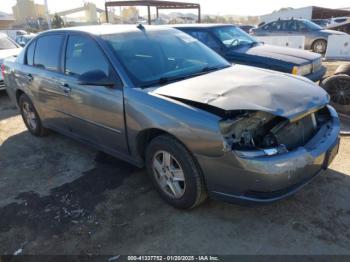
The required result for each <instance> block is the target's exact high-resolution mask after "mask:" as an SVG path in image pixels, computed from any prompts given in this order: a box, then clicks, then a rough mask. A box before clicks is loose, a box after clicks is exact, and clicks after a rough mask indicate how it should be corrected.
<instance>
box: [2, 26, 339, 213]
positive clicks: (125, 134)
mask: <svg viewBox="0 0 350 262" xmlns="http://www.w3.org/2000/svg"><path fill="white" fill-rule="evenodd" d="M2 72H3V74H4V79H5V84H6V88H7V91H8V93H9V95H10V97H11V99H12V100H13V101H14V102H15V103H16V104H17V105H18V107H19V109H20V111H21V113H22V117H23V120H24V123H25V124H26V126H27V128H28V130H29V132H30V133H32V134H33V135H35V136H44V135H46V134H47V133H48V130H49V129H52V130H55V131H58V132H60V133H62V134H64V135H67V136H69V137H72V138H74V139H76V140H79V141H81V142H84V143H87V144H89V145H92V146H94V147H95V148H97V149H99V150H101V151H103V152H106V153H108V154H111V155H113V156H115V157H118V158H121V159H123V160H125V161H127V162H129V163H131V164H134V165H136V166H138V167H144V166H145V167H146V169H147V172H148V174H149V175H150V178H151V179H152V181H153V183H154V185H155V187H156V189H157V190H158V192H159V194H160V196H161V197H162V198H163V199H164V200H165V201H167V202H168V203H169V204H171V205H173V206H175V207H178V208H193V207H195V206H197V205H198V204H200V203H201V202H202V201H204V200H205V199H206V198H207V196H210V197H213V198H218V199H223V200H226V201H231V202H237V201H238V202H241V201H244V202H248V203H268V202H272V201H275V200H279V199H282V198H285V197H287V196H289V195H291V194H293V193H294V192H296V191H297V190H298V189H300V188H301V187H303V186H304V185H306V184H307V183H308V182H309V181H311V180H312V179H313V178H314V177H315V176H317V174H319V173H320V171H321V170H323V169H326V168H327V167H328V166H329V164H330V163H331V162H332V160H333V159H334V157H335V155H336V154H337V152H338V145H339V138H338V134H339V120H338V116H337V113H336V112H335V110H334V109H333V108H332V107H331V106H329V104H328V103H329V98H328V95H327V94H326V93H325V92H324V91H323V90H322V89H321V88H319V87H318V86H317V85H316V84H314V83H313V82H311V81H309V80H307V79H305V78H301V77H295V76H292V75H290V74H283V73H278V72H274V71H269V70H265V69H258V68H253V67H248V66H242V65H230V64H229V63H228V62H226V60H224V59H223V58H221V57H220V56H219V55H217V54H216V53H215V52H214V51H212V50H211V49H209V48H207V47H206V46H205V45H203V44H202V43H200V42H199V41H197V40H196V39H194V38H192V37H190V36H189V35H187V34H185V33H183V32H181V31H178V30H176V29H171V28H163V27H152V26H145V27H144V26H142V25H139V26H124V25H122V26H115V25H104V26H92V27H78V28H70V29H59V30H53V31H48V32H45V33H42V34H40V35H38V36H37V37H35V38H34V39H33V40H32V41H31V42H30V43H29V44H28V45H27V46H26V47H25V49H24V50H23V52H21V54H20V55H19V56H18V57H17V58H16V59H15V58H12V59H8V60H6V61H5V64H4V66H3V68H2Z"/></svg>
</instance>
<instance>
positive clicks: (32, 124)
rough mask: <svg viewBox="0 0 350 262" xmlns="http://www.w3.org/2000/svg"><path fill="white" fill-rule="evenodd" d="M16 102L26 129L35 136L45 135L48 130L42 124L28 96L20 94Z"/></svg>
mask: <svg viewBox="0 0 350 262" xmlns="http://www.w3.org/2000/svg"><path fill="white" fill-rule="evenodd" d="M18 104H19V108H20V110H21V115H22V118H23V121H24V124H25V125H26V127H27V129H28V131H29V132H30V133H31V134H33V135H35V136H45V135H47V134H48V130H47V129H46V128H44V127H43V126H42V123H41V119H40V117H39V115H38V113H37V111H36V110H35V107H34V105H33V103H32V101H31V100H30V98H29V97H28V96H27V95H25V94H23V95H21V96H20V98H19V101H18Z"/></svg>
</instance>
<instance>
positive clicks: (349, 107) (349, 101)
mask: <svg viewBox="0 0 350 262" xmlns="http://www.w3.org/2000/svg"><path fill="white" fill-rule="evenodd" d="M321 86H322V88H324V89H325V90H326V91H327V93H328V94H329V96H330V98H331V105H332V106H333V107H334V108H335V109H336V110H337V112H339V113H342V114H346V115H348V116H350V76H348V75H334V76H331V77H328V78H326V79H325V80H323V82H322V85H321Z"/></svg>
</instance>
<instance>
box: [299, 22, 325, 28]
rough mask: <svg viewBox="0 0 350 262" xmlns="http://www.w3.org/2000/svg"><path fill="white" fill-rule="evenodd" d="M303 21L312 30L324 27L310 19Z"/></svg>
mask: <svg viewBox="0 0 350 262" xmlns="http://www.w3.org/2000/svg"><path fill="white" fill-rule="evenodd" d="M303 23H304V24H305V25H306V27H307V28H309V29H310V30H322V29H323V28H322V27H321V26H319V25H318V24H315V23H314V22H311V21H310V20H303Z"/></svg>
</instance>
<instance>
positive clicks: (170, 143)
mask: <svg viewBox="0 0 350 262" xmlns="http://www.w3.org/2000/svg"><path fill="white" fill-rule="evenodd" d="M167 154H169V155H170V160H168V161H167V160H166V159H168V158H167V156H168V155H167ZM167 163H169V164H168V165H167ZM167 167H170V171H169V170H167ZM146 168H147V173H148V174H149V176H150V177H151V179H152V181H153V184H154V185H155V187H156V189H157V191H158V192H159V194H160V196H161V197H162V198H163V200H165V201H166V202H167V203H169V204H170V205H172V206H174V207H176V208H181V209H191V208H194V207H196V206H198V205H199V204H201V203H202V202H203V201H204V200H205V199H206V198H207V191H206V188H205V184H204V179H203V175H202V172H201V170H200V168H199V167H198V165H197V164H196V162H195V160H194V158H193V156H192V155H191V154H190V153H189V152H188V150H187V149H186V148H185V147H184V146H183V145H182V144H181V143H180V142H178V141H177V140H176V139H175V138H173V137H171V136H168V135H161V136H158V137H156V138H154V139H153V140H152V141H151V142H150V143H149V145H148V146H147V149H146ZM160 169H164V170H162V171H158V170H160ZM181 170H182V173H181ZM173 171H174V172H173ZM174 174H175V176H174ZM182 179H183V181H182ZM170 185H171V186H170ZM172 188H173V190H172Z"/></svg>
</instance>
